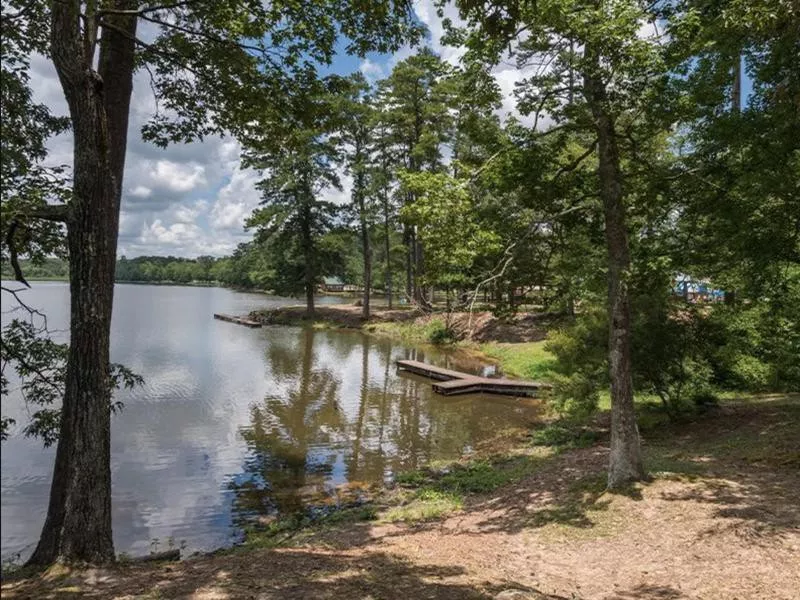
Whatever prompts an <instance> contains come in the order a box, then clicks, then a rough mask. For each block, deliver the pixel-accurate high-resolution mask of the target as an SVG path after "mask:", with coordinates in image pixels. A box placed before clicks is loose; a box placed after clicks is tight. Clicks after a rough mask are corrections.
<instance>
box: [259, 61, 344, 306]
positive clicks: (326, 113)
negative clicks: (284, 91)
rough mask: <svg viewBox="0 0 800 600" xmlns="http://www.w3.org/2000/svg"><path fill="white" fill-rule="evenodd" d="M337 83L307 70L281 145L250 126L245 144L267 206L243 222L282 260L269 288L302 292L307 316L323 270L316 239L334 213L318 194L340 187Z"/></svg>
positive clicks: (266, 130)
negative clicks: (336, 107) (254, 230)
mask: <svg viewBox="0 0 800 600" xmlns="http://www.w3.org/2000/svg"><path fill="white" fill-rule="evenodd" d="M340 83H341V82H340V80H339V79H338V78H328V79H327V80H325V81H322V80H319V79H317V78H316V74H315V73H313V72H312V73H309V74H308V77H307V79H306V80H305V82H304V83H303V84H302V85H301V86H300V88H299V89H298V91H297V93H296V94H295V95H294V96H293V97H292V99H291V104H290V106H289V108H288V109H287V112H288V113H289V114H290V115H291V116H287V117H286V121H287V126H288V132H287V134H286V136H285V137H284V139H283V140H282V144H281V146H280V147H279V148H276V147H274V146H273V139H272V134H273V132H272V130H271V129H270V128H269V127H268V126H266V127H264V128H263V129H262V130H260V131H258V132H256V131H255V130H253V131H252V132H251V133H250V134H249V135H248V137H247V139H246V142H245V143H246V150H245V155H244V156H245V164H247V165H248V166H251V167H255V168H257V169H259V170H260V171H262V173H264V174H265V175H266V177H265V178H264V179H263V180H261V181H260V182H259V183H258V187H259V189H261V192H262V196H263V198H264V200H263V202H262V204H264V205H265V207H264V208H260V209H257V210H256V211H255V212H254V213H253V215H252V216H251V217H250V219H249V220H248V222H247V226H248V227H256V228H258V235H259V237H260V239H261V240H262V241H264V242H268V243H269V244H270V250H271V251H272V252H277V253H278V254H279V256H280V257H281V260H282V261H283V265H282V267H281V268H279V269H276V271H275V272H276V276H277V279H276V282H275V284H274V285H273V286H272V287H273V288H274V289H275V290H276V291H279V292H289V293H292V294H294V293H296V292H298V291H300V290H303V291H304V293H305V297H306V313H307V315H308V316H313V314H314V293H315V292H316V288H317V284H318V283H319V278H320V277H321V275H322V274H323V272H324V265H325V253H324V252H323V249H322V248H321V247H320V244H319V240H320V238H321V237H322V235H323V234H324V233H325V232H327V231H329V230H330V228H331V226H332V224H333V221H332V219H333V216H334V215H335V214H336V212H337V211H338V207H337V206H336V205H335V204H333V203H332V202H329V201H326V200H323V199H322V198H321V193H322V192H323V190H325V189H326V188H328V187H333V188H337V189H341V184H340V182H339V177H338V174H337V173H336V164H337V161H338V159H339V150H338V148H337V145H336V142H335V139H333V138H332V137H331V135H332V134H333V133H334V131H335V129H336V126H337V122H336V119H337V117H338V113H337V111H336V109H335V101H334V99H335V98H336V92H335V91H334V90H332V89H331V86H334V87H335V86H338V85H339V84H340Z"/></svg>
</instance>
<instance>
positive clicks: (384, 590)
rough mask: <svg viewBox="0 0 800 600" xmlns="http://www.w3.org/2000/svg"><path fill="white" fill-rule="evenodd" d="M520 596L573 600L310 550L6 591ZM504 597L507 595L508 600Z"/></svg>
mask: <svg viewBox="0 0 800 600" xmlns="http://www.w3.org/2000/svg"><path fill="white" fill-rule="evenodd" d="M503 590H519V591H520V592H521V593H523V594H524V596H519V595H518V596H513V595H508V597H515V598H517V597H518V598H526V599H527V598H530V599H536V600H566V599H565V598H564V597H562V596H556V595H549V594H545V593H542V592H540V591H538V590H536V589H534V588H530V587H528V586H525V585H522V584H516V583H513V582H509V583H506V584H503V585H502V586H499V585H492V584H490V583H485V584H477V583H475V582H474V581H470V580H469V579H468V577H467V571H466V569H465V568H463V567H461V566H458V565H450V566H443V565H429V564H423V563H418V562H412V561H410V560H408V559H405V558H401V557H398V556H395V555H391V554H386V553H383V552H357V553H353V552H331V551H321V550H308V549H286V550H259V551H251V552H239V553H236V552H234V553H229V554H226V555H222V556H219V555H218V556H216V557H214V558H208V557H205V558H200V559H196V560H188V561H184V562H180V563H175V564H171V565H159V566H149V567H148V566H144V565H141V566H140V565H134V566H128V567H116V568H113V569H107V570H90V571H83V572H80V573H74V574H69V575H65V576H62V577H58V578H51V579H47V578H44V577H40V578H37V579H35V580H34V579H28V580H22V581H18V582H15V583H13V584H12V585H8V586H6V585H4V589H3V597H4V598H6V597H8V598H33V597H35V598H42V599H47V598H63V597H73V598H74V597H83V598H115V597H133V598H193V599H197V600H201V599H203V600H211V599H214V600H226V599H234V598H259V599H260V600H273V599H275V600H278V599H281V600H315V599H320V600H323V599H324V600H328V599H339V598H354V599H355V598H365V599H366V598H372V599H378V598H409V599H411V598H414V599H417V598H420V599H428V598H429V599H435V600H479V599H480V600H488V599H493V598H495V597H497V595H498V594H501V593H502V592H503ZM501 597H502V596H501Z"/></svg>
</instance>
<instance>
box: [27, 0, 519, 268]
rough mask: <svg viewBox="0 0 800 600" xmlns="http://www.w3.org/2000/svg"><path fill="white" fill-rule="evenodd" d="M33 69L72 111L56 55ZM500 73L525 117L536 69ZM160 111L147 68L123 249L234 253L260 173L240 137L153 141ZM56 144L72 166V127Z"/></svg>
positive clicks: (358, 64) (123, 252)
mask: <svg viewBox="0 0 800 600" xmlns="http://www.w3.org/2000/svg"><path fill="white" fill-rule="evenodd" d="M413 8H414V11H415V13H416V16H417V18H418V19H419V21H420V22H422V23H424V24H425V25H426V26H427V28H428V30H429V35H428V40H427V43H426V45H427V46H429V47H430V48H432V49H433V51H434V52H436V53H437V54H439V55H440V56H441V57H442V59H443V60H446V61H448V62H450V63H452V64H457V63H458V61H459V59H460V58H461V56H462V54H463V49H460V48H452V47H448V46H443V45H442V44H441V42H440V39H441V36H442V34H443V33H444V28H443V26H442V19H441V18H440V17H439V16H438V15H437V14H436V9H435V7H434V2H433V0H413ZM444 17H445V18H449V19H450V20H451V21H452V22H453V23H455V24H459V23H460V21H459V19H458V15H457V13H456V10H455V8H454V7H453V6H452V5H448V6H446V7H445V14H444ZM414 52H416V49H414V48H410V47H403V48H401V49H400V50H398V51H397V52H396V53H394V54H391V55H381V54H370V55H368V56H366V57H365V58H359V57H355V56H348V55H346V54H344V53H343V52H342V53H340V54H338V55H337V56H336V58H335V59H334V61H333V63H332V64H331V65H330V66H328V67H325V68H323V69H322V72H323V73H339V74H343V75H346V74H350V73H353V72H355V71H357V70H359V71H361V72H362V73H363V74H364V75H365V76H366V77H367V78H368V79H370V80H371V81H377V80H379V79H382V78H384V77H386V76H387V75H388V74H389V73H390V72H391V69H392V67H393V66H394V65H395V64H396V63H398V62H399V61H401V60H403V59H404V58H407V57H408V56H410V55H412V54H413V53H414ZM31 71H32V72H31V86H32V88H33V93H34V98H35V99H36V100H37V101H38V102H41V103H43V104H45V105H47V106H49V107H50V109H51V110H52V112H53V113H54V114H58V115H66V114H67V106H66V102H65V101H64V97H63V94H62V91H61V87H60V84H59V82H58V79H57V76H56V73H55V70H54V68H53V66H52V64H51V63H50V61H49V60H47V59H46V58H44V57H42V56H34V57H33V59H32V63H31ZM492 74H493V75H494V77H495V79H496V81H497V84H498V86H499V87H500V90H501V92H502V96H503V100H502V106H501V108H500V109H499V111H498V113H499V114H500V116H501V117H503V116H507V115H509V114H515V115H516V116H517V117H520V115H519V114H518V113H516V110H515V107H516V104H515V98H514V88H515V83H516V82H517V81H520V80H521V79H523V78H524V77H526V76H528V75H529V74H530V73H528V72H527V71H526V70H525V69H523V70H519V69H517V67H516V65H514V64H511V63H507V62H501V63H500V64H498V65H497V66H496V67H495V68H494V69H493V70H492ZM154 110H155V99H154V97H153V94H152V92H151V90H150V86H149V79H148V75H147V72H146V71H140V72H138V73H137V74H136V75H135V78H134V88H133V98H132V103H131V115H130V129H129V134H128V152H127V159H126V167H125V175H124V180H123V194H122V212H121V217H120V235H119V246H118V251H117V254H118V256H127V257H128V258H133V257H136V256H143V255H158V256H181V257H190V258H191V257H197V256H202V255H211V256H225V255H229V254H231V253H232V252H233V250H234V249H235V248H236V246H237V245H238V244H240V243H242V242H246V241H248V240H250V239H251V238H252V234H251V233H248V232H246V231H245V230H244V223H245V220H246V219H247V217H248V216H249V215H250V214H251V213H252V211H253V210H254V209H255V208H256V207H257V206H258V204H259V200H260V198H259V193H258V191H257V190H256V187H255V184H256V182H257V181H258V180H259V174H258V173H257V172H255V171H252V170H249V169H242V168H241V166H240V164H239V151H240V146H239V144H238V143H237V142H236V141H235V140H234V139H232V138H207V139H205V140H203V141H202V142H195V143H192V144H183V145H180V144H178V145H171V146H169V147H168V148H166V149H161V148H158V147H156V146H155V145H153V144H150V143H148V142H145V141H144V140H142V137H141V127H142V125H143V124H144V123H145V122H147V121H148V119H149V118H150V117H151V115H152V114H153V113H154ZM521 120H522V122H525V121H526V119H525V118H521ZM49 151H50V153H49V157H48V161H47V162H48V163H50V164H56V165H71V164H72V136H71V134H70V133H69V132H67V133H65V134H62V135H60V136H57V137H54V138H52V139H51V140H50V143H49ZM341 181H342V184H343V185H342V189H341V190H335V189H329V190H327V191H325V192H324V193H325V194H326V195H327V199H328V200H331V201H333V202H337V203H340V204H343V203H345V202H348V201H349V196H350V189H351V185H352V180H351V179H350V178H349V177H348V176H346V175H344V174H342V175H341Z"/></svg>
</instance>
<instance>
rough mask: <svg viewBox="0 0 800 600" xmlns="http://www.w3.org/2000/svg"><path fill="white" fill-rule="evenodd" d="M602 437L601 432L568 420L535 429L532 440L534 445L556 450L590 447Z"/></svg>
mask: <svg viewBox="0 0 800 600" xmlns="http://www.w3.org/2000/svg"><path fill="white" fill-rule="evenodd" d="M599 439H600V432H599V431H597V430H594V429H589V428H588V427H584V426H580V425H576V424H575V423H571V422H568V421H556V422H554V423H549V424H547V425H545V426H544V427H542V428H540V429H536V430H534V432H533V434H532V435H531V442H532V443H533V445H534V446H546V447H549V448H552V449H553V450H554V451H555V452H563V451H564V450H571V449H573V448H588V447H589V446H593V445H594V444H595V443H597V441H598V440H599Z"/></svg>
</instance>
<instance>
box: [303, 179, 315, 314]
mask: <svg viewBox="0 0 800 600" xmlns="http://www.w3.org/2000/svg"><path fill="white" fill-rule="evenodd" d="M306 193H307V194H311V191H310V190H308V191H307V192H306ZM301 210H302V215H301V220H302V222H301V225H300V227H301V229H302V236H303V260H304V262H305V266H304V269H303V271H304V279H305V283H304V286H305V292H306V316H308V317H313V316H314V287H315V285H316V283H317V270H316V261H315V256H314V240H313V239H312V235H311V218H312V216H311V206H310V204H309V199H308V198H305V199H304V200H303V208H302V209H301Z"/></svg>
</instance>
